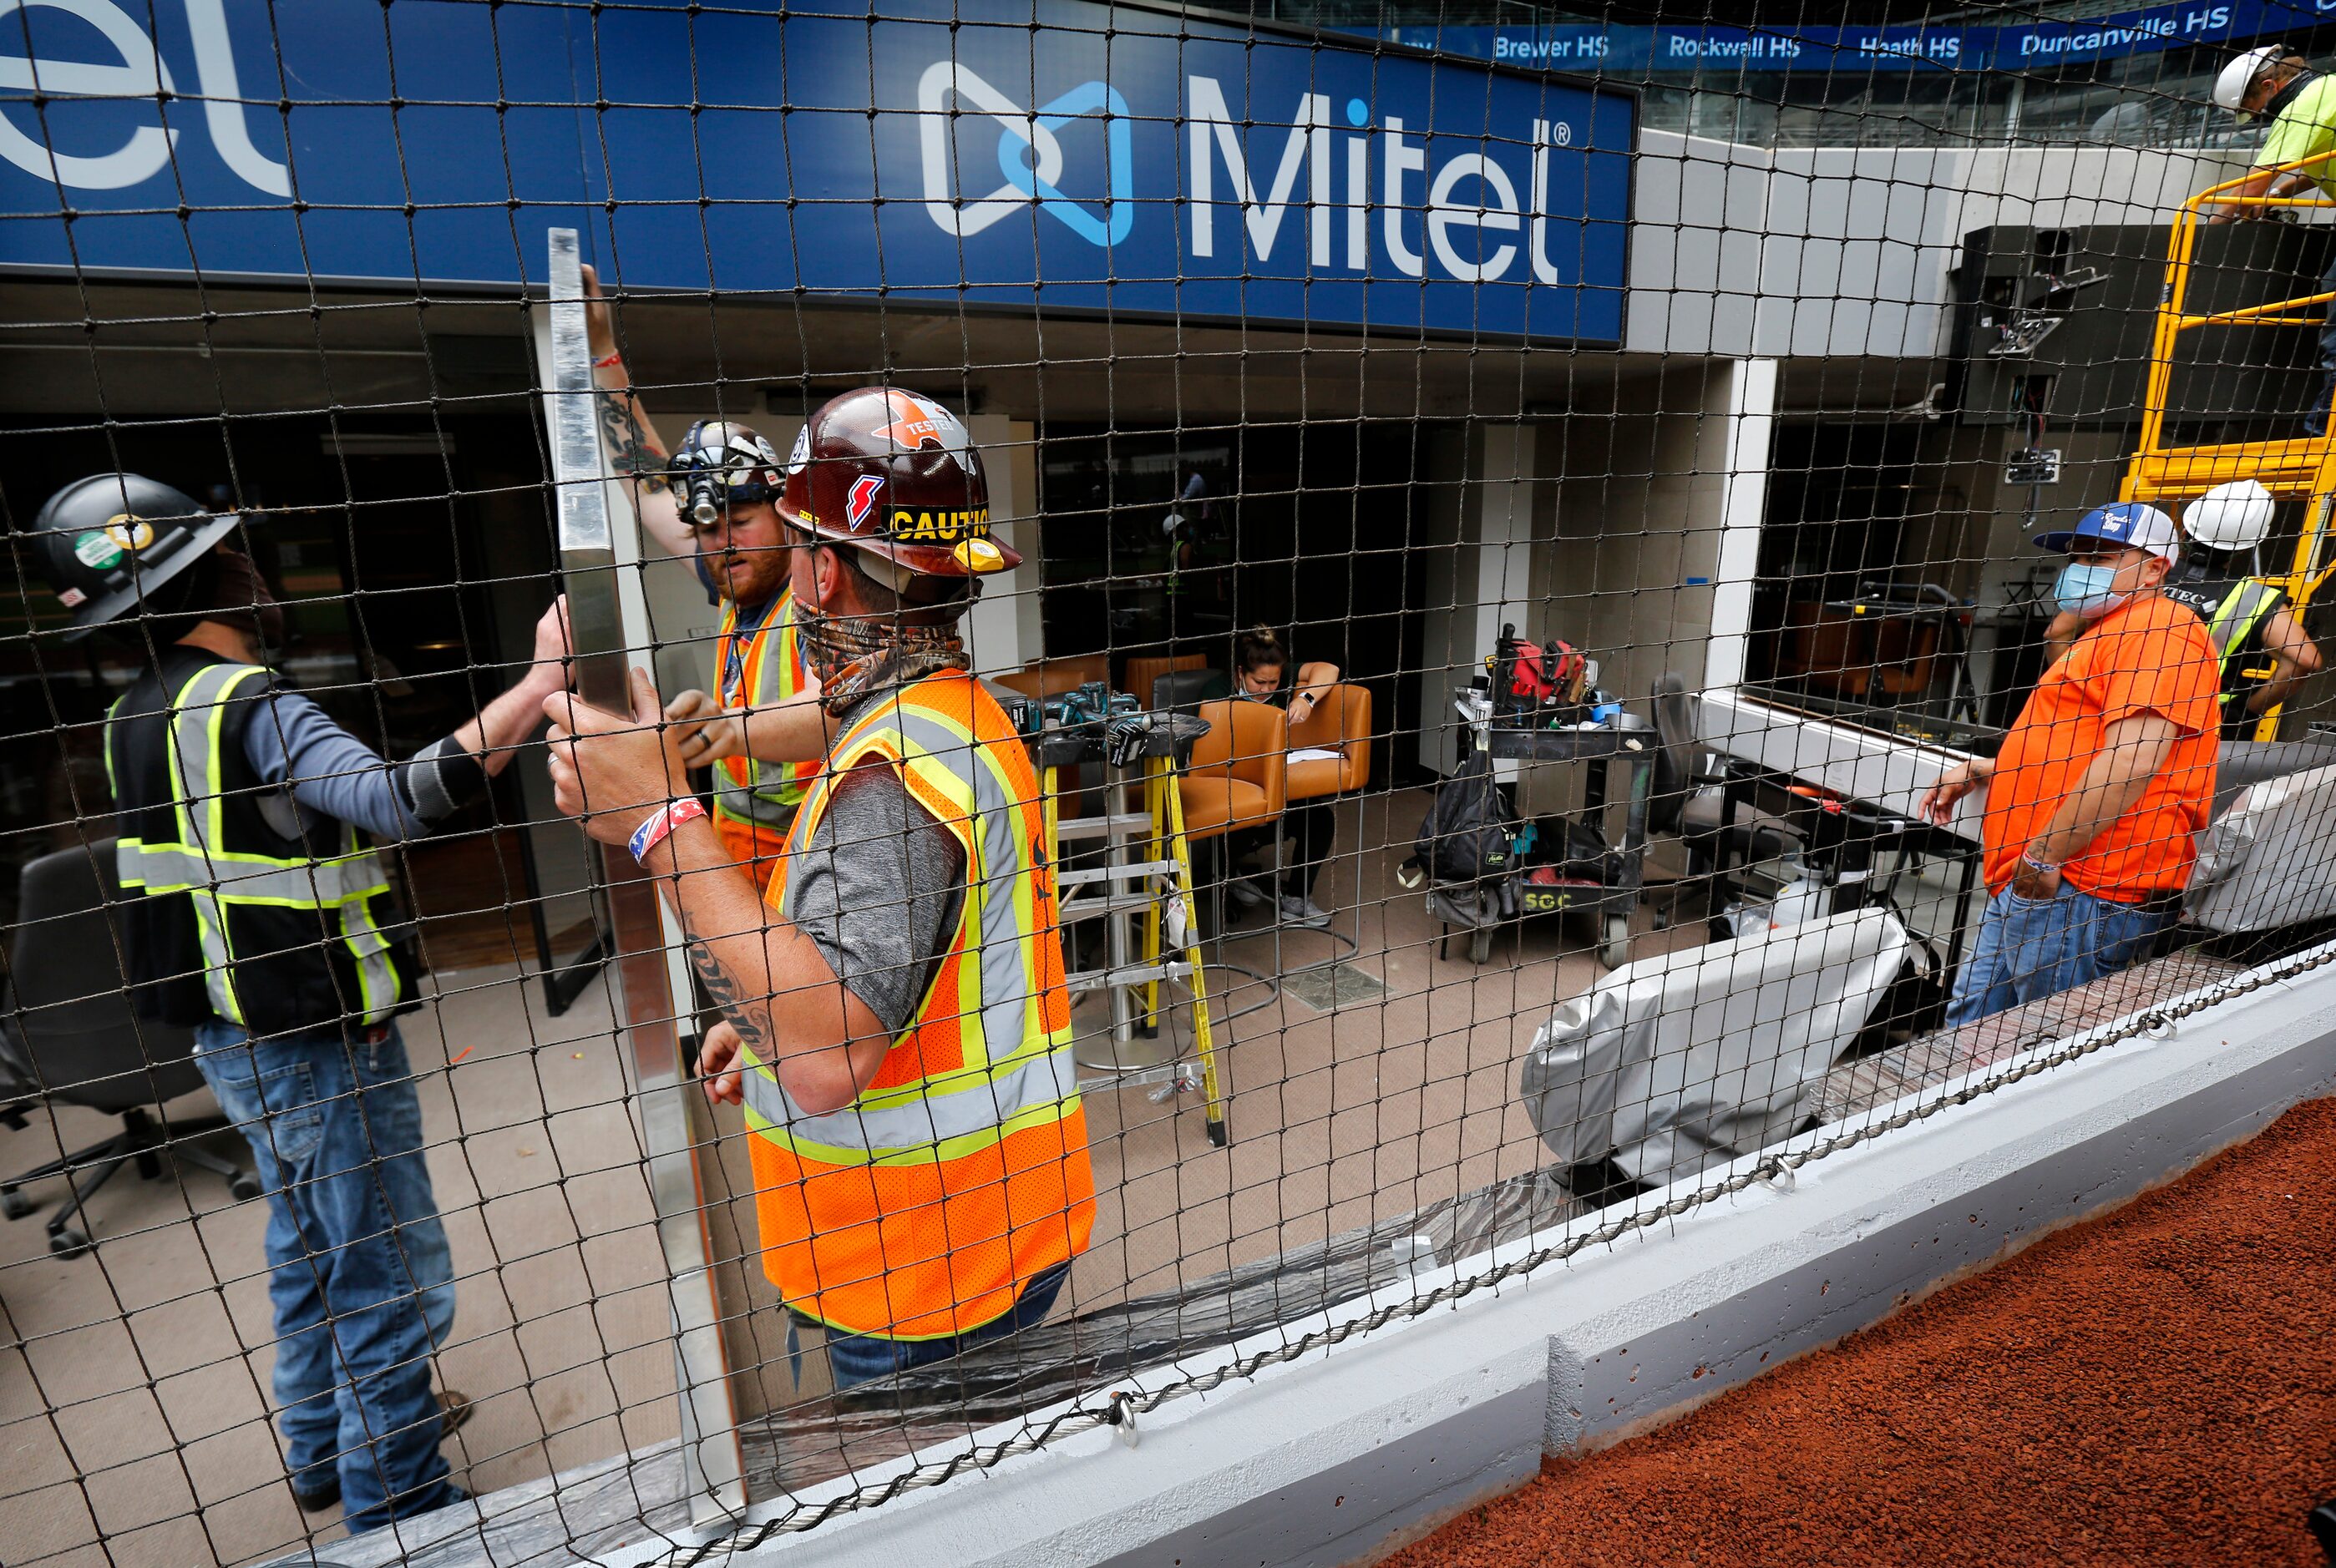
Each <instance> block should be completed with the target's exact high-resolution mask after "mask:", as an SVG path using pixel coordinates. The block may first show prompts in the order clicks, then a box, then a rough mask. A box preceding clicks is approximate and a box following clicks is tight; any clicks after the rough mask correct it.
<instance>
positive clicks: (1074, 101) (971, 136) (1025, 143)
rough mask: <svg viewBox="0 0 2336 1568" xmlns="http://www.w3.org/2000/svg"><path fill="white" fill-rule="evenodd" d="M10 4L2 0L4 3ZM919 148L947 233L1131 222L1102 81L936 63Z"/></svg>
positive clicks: (1118, 117)
mask: <svg viewBox="0 0 2336 1568" xmlns="http://www.w3.org/2000/svg"><path fill="white" fill-rule="evenodd" d="M8 3H9V0H0V5H6V4H8ZM952 94H953V95H955V97H956V99H957V106H958V107H959V108H961V109H964V108H969V109H976V110H978V111H981V112H982V113H983V114H986V115H988V116H989V118H990V119H991V120H992V121H996V123H997V125H998V171H999V172H1000V173H1001V174H1003V175H1004V176H1005V179H1006V183H1005V184H1003V185H1000V186H999V187H998V189H995V190H993V191H991V192H989V194H988V195H987V196H979V197H968V196H965V195H963V194H961V193H960V192H959V190H958V189H956V181H955V180H954V179H952V178H951V169H950V165H951V163H952V162H953V161H954V160H952V159H951V158H950V156H949V153H950V148H949V129H950V127H951V126H952V125H960V126H965V127H967V129H966V131H965V132H964V134H965V136H966V139H967V144H968V147H971V146H974V145H978V140H977V139H978V138H979V137H980V136H981V135H983V134H984V132H985V131H986V130H987V128H986V127H983V128H981V129H974V128H973V127H974V126H975V125H977V124H978V121H971V120H970V119H969V117H966V116H963V115H961V114H959V115H952V114H951V113H950V109H951V107H952V106H951V104H950V102H949V99H950V97H951V95H952ZM1095 116H1102V117H1104V118H1103V119H1102V120H1101V121H1100V122H1099V124H1098V126H1097V129H1098V130H1099V131H1100V132H1101V133H1102V136H1103V141H1104V165H1105V186H1104V197H1103V202H1102V212H1101V215H1100V216H1098V215H1097V214H1096V212H1095V211H1094V210H1092V209H1091V208H1088V207H1086V206H1083V205H1081V204H1080V203H1079V202H1077V201H1075V200H1073V199H1072V198H1070V197H1068V196H1066V195H1065V194H1064V192H1063V189H1062V185H1061V180H1062V178H1063V162H1064V156H1063V144H1062V141H1061V140H1060V139H1059V138H1057V137H1056V134H1055V133H1056V131H1060V130H1062V129H1063V128H1064V127H1065V126H1066V125H1069V124H1071V123H1072V122H1073V121H1077V120H1083V119H1087V118H1090V117H1095ZM917 120H918V134H919V137H920V151H921V152H922V154H923V162H924V174H925V211H926V212H927V213H929V214H930V215H931V217H932V220H933V221H934V222H935V223H937V224H939V225H940V227H941V231H942V232H943V233H945V234H951V235H955V236H957V237H959V238H966V237H970V236H973V235H977V234H979V233H980V232H981V231H982V230H983V229H985V228H988V227H989V226H990V225H991V224H993V223H996V222H997V221H998V219H999V218H1006V217H1008V216H1010V215H1012V214H1013V213H1016V212H1018V211H1021V210H1023V209H1024V208H1027V207H1028V206H1030V204H1031V203H1032V202H1033V201H1035V202H1036V203H1037V207H1038V209H1039V210H1040V211H1041V212H1044V213H1046V214H1048V215H1049V216H1051V217H1053V218H1057V219H1059V220H1061V221H1062V222H1063V223H1065V224H1066V225H1068V226H1069V227H1070V230H1071V232H1072V233H1074V234H1076V235H1077V236H1078V237H1080V238H1081V239H1084V240H1085V241H1086V242H1087V243H1088V244H1089V245H1116V244H1118V243H1119V242H1120V241H1121V240H1123V239H1125V238H1126V237H1127V231H1128V230H1129V228H1131V227H1134V223H1135V199H1134V198H1135V158H1134V136H1133V130H1132V126H1131V124H1130V121H1129V114H1128V108H1127V100H1126V99H1124V98H1122V97H1121V96H1120V95H1119V92H1118V90H1117V89H1116V88H1114V87H1113V86H1112V85H1111V84H1110V83H1109V82H1081V83H1079V85H1077V86H1076V87H1074V88H1072V89H1071V90H1070V91H1069V92H1066V93H1064V94H1063V95H1062V96H1061V97H1060V98H1057V99H1056V100H1055V101H1054V102H1051V103H1045V104H1041V105H1040V106H1039V107H1037V109H1024V108H1022V107H1021V106H1019V105H1018V104H1017V103H1016V102H1014V101H1013V100H1012V99H1010V98H1008V97H1007V96H1006V94H1004V93H1003V92H999V91H998V89H997V88H995V87H992V86H991V85H990V84H989V83H988V82H985V81H983V80H982V79H981V77H980V76H978V74H976V73H974V71H973V70H972V68H971V67H969V66H966V65H961V64H959V63H957V62H955V61H953V60H942V61H938V62H936V63H934V64H933V65H932V66H931V67H930V68H929V69H928V70H927V71H926V72H925V73H924V75H923V76H922V77H921V78H920V79H919V80H918V82H917Z"/></svg>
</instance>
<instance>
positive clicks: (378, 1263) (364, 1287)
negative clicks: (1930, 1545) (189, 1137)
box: [195, 1020, 462, 1533]
mask: <svg viewBox="0 0 2336 1568" xmlns="http://www.w3.org/2000/svg"><path fill="white" fill-rule="evenodd" d="M195 1065H196V1066H197V1067H198V1068H200V1070H202V1075H203V1078H204V1079H205V1081H207V1082H208V1083H209V1085H210V1086H211V1092H212V1093H213V1094H214V1095H216V1096H218V1097H219V1108H221V1109H222V1110H224V1111H226V1113H227V1114H228V1116H229V1118H231V1119H233V1120H234V1121H235V1122H237V1123H238V1124H239V1125H238V1129H237V1130H238V1131H239V1132H241V1133H242V1134H243V1136H244V1138H245V1139H246V1141H248V1143H249V1144H250V1145H251V1153H252V1157H253V1161H254V1163H255V1164H256V1166H257V1167H258V1176H259V1181H260V1185H261V1186H263V1187H264V1188H266V1189H267V1193H268V1268H269V1270H270V1271H271V1272H270V1274H269V1277H268V1299H269V1300H270V1301H271V1302H273V1303H274V1306H275V1309H276V1403H277V1424H278V1425H279V1426H280V1427H281V1428H282V1429H283V1433H284V1441H285V1446H286V1448H287V1455H286V1464H287V1467H288V1468H289V1469H290V1470H291V1472H292V1476H293V1485H294V1486H296V1487H297V1488H298V1489H299V1490H301V1491H303V1492H319V1491H325V1490H327V1489H328V1488H329V1486H330V1483H331V1480H332V1478H333V1477H334V1476H335V1475H336V1473H337V1475H338V1477H339V1480H340V1485H341V1509H342V1516H343V1518H344V1520H345V1521H346V1524H348V1527H349V1529H350V1531H351V1532H352V1533H354V1532H357V1531H363V1530H374V1529H378V1528H380V1527H381V1526H382V1525H384V1524H388V1523H389V1522H390V1521H391V1520H393V1519H402V1518H404V1517H406V1516H407V1515H413V1514H420V1513H424V1512H426V1511H428V1510H430V1509H432V1508H440V1507H443V1506H445V1505H447V1504H449V1503H453V1502H457V1501H459V1500H460V1499H461V1497H462V1492H461V1491H460V1490H459V1489H458V1488H457V1487H455V1486H454V1485H453V1483H452V1482H450V1481H449V1480H448V1479H447V1473H448V1472H447V1468H446V1461H445V1460H443V1459H442V1458H441V1457H439V1456H438V1439H439V1414H438V1403H437V1399H436V1397H435V1396H434V1395H433V1394H432V1392H431V1389H430V1352H431V1350H432V1349H433V1347H434V1346H435V1345H437V1344H438V1343H440V1342H442V1341H443V1340H444V1339H445V1337H446V1334H447V1332H448V1331H449V1330H451V1329H452V1328H453V1323H454V1271H453V1256H452V1254H451V1253H449V1252H448V1251H447V1246H446V1227H445V1225H444V1224H443V1222H442V1221H441V1220H440V1219H439V1217H438V1204H437V1200H436V1198H435V1197H433V1195H432V1194H431V1191H430V1171H429V1168H428V1166H426V1165H425V1164H424V1163H423V1155H422V1100H421V1098H420V1096H418V1095H417V1094H416V1093H415V1092H414V1077H413V1072H412V1070H411V1069H410V1068H409V1067H408V1066H407V1063H406V1059H405V1042H404V1040H402V1039H400V1038H399V1037H398V1032H397V1030H396V1028H395V1026H394V1025H392V1026H390V1027H387V1028H383V1029H375V1030H370V1031H366V1030H353V1031H350V1032H348V1033H347V1034H346V1035H344V1034H343V1033H342V1032H341V1031H337V1030H336V1031H331V1032H326V1033H316V1034H306V1035H296V1036H291V1037H287V1038H280V1039H276V1040H258V1041H255V1040H252V1038H251V1037H250V1035H249V1034H248V1033H247V1032H246V1031H244V1030H243V1029H241V1028H240V1027H238V1026H237V1025H235V1024H231V1023H223V1022H219V1021H216V1020H214V1021H211V1022H209V1023H206V1024H203V1025H201V1026H200V1028H198V1029H197V1030H196V1031H195Z"/></svg>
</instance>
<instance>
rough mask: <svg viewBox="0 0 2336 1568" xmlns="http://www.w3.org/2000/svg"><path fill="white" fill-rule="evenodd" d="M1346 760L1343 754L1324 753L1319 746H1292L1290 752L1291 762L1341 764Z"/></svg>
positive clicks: (1340, 752)
mask: <svg viewBox="0 0 2336 1568" xmlns="http://www.w3.org/2000/svg"><path fill="white" fill-rule="evenodd" d="M1290 760H1291V761H1292V762H1343V761H1345V760H1347V754H1346V753H1345V752H1343V751H1325V750H1322V748H1321V747H1319V746H1294V747H1292V748H1290Z"/></svg>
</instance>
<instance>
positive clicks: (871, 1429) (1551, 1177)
mask: <svg viewBox="0 0 2336 1568" xmlns="http://www.w3.org/2000/svg"><path fill="white" fill-rule="evenodd" d="M1578 1212H1581V1205H1577V1204H1576V1203H1575V1202H1574V1201H1573V1199H1572V1196H1571V1195H1569V1194H1568V1193H1567V1192H1566V1190H1565V1189H1564V1188H1563V1187H1562V1186H1559V1185H1558V1183H1557V1180H1556V1175H1555V1173H1554V1172H1552V1171H1548V1170H1539V1171H1530V1172H1527V1173H1525V1174H1524V1175H1522V1176H1512V1177H1509V1178H1507V1179H1505V1180H1503V1181H1499V1182H1495V1183H1494V1185H1492V1186H1488V1187H1484V1188H1480V1189H1479V1190H1477V1191H1475V1192H1473V1193H1466V1194H1464V1195H1461V1196H1459V1197H1455V1198H1447V1199H1445V1200H1444V1201H1442V1202H1440V1203H1436V1204H1431V1205H1428V1206H1426V1208H1422V1209H1418V1210H1416V1211H1414V1212H1412V1213H1409V1214H1404V1215H1396V1216H1395V1217H1393V1218H1391V1219H1387V1220H1382V1221H1380V1222H1379V1223H1377V1224H1373V1225H1371V1226H1369V1227H1368V1228H1367V1229H1363V1230H1356V1231H1348V1232H1345V1233H1343V1234H1339V1235H1335V1236H1332V1237H1330V1238H1329V1240H1328V1241H1324V1242H1317V1243H1314V1244H1310V1245H1307V1246H1300V1247H1293V1248H1291V1249H1290V1250H1289V1251H1287V1252H1284V1253H1277V1254H1275V1255H1273V1256H1271V1257H1268V1258H1261V1259H1260V1260H1259V1261H1257V1262H1256V1263H1247V1264H1243V1265H1242V1266H1241V1267H1239V1268H1235V1269H1230V1270H1227V1271H1226V1272H1224V1273H1218V1274H1212V1275H1211V1276H1209V1277H1208V1278H1206V1279H1202V1280H1195V1281H1193V1282H1192V1283H1191V1284H1189V1285H1187V1286H1185V1287H1184V1288H1183V1289H1182V1290H1175V1291H1163V1292H1156V1293H1153V1294H1150V1295H1143V1296H1134V1297H1130V1298H1129V1299H1128V1300H1126V1301H1124V1302H1114V1303H1110V1304H1107V1305H1104V1306H1097V1307H1084V1306H1083V1307H1082V1310H1081V1311H1080V1312H1079V1314H1078V1315H1077V1316H1076V1317H1073V1318H1066V1319H1063V1320H1061V1321H1056V1322H1051V1323H1047V1324H1046V1325H1044V1326H1043V1327H1040V1328H1037V1329H1031V1330H1027V1331H1024V1332H1022V1333H1020V1334H1018V1335H1016V1336H1014V1337H1013V1338H1011V1339H1008V1340H1003V1341H998V1342H996V1343H993V1344H988V1345H983V1346H980V1347H978V1348H977V1349H975V1350H971V1351H968V1353H967V1354H965V1355H962V1356H959V1357H958V1358H957V1359H956V1360H949V1361H941V1362H937V1363H936V1364H934V1365H933V1366H930V1367H925V1368H920V1369H918V1370H914V1371H910V1372H902V1373H898V1374H896V1375H894V1376H892V1377H890V1378H885V1379H880V1380H878V1381H876V1382H872V1383H865V1384H862V1385H861V1386H860V1387H859V1388H856V1389H852V1390H851V1391H850V1392H848V1393H844V1394H831V1395H828V1396H825V1397H823V1398H821V1399H813V1400H809V1401H806V1402H804V1403H802V1404H797V1405H791V1406H789V1407H788V1408H785V1409H784V1410H781V1411H778V1412H776V1413H775V1414H774V1415H773V1416H771V1417H770V1418H768V1419H767V1420H765V1421H762V1422H758V1423H755V1424H754V1425H753V1426H752V1427H750V1428H747V1429H746V1430H745V1447H746V1454H747V1468H748V1472H749V1474H748V1485H749V1486H750V1488H751V1490H752V1495H754V1496H755V1497H758V1498H767V1497H774V1496H778V1495H784V1493H785V1492H787V1491H791V1490H801V1489H802V1488H803V1487H804V1486H810V1485H813V1484H814V1483H816V1482H819V1481H823V1480H826V1479H828V1478H830V1477H832V1476H839V1475H842V1474H843V1473H845V1472H846V1471H847V1470H854V1469H859V1468H861V1467H863V1466H869V1465H871V1464H875V1463H878V1462H880V1461H881V1460H883V1459H887V1458H891V1457H895V1456H897V1455H900V1454H904V1453H907V1452H908V1451H909V1450H910V1449H911V1448H914V1447H924V1446H926V1445H929V1444H933V1443H939V1442H943V1441H946V1440H949V1439H950V1438H957V1439H960V1440H962V1439H963V1438H965V1437H968V1436H969V1435H970V1434H972V1433H973V1432H976V1431H978V1430H979V1429H980V1428H984V1427H987V1426H991V1425H994V1424H996V1423H998V1422H1001V1421H1009V1420H1012V1419H1014V1418H1017V1417H1019V1416H1021V1415H1022V1414H1024V1413H1025V1412H1027V1411H1030V1410H1036V1409H1039V1408H1044V1407H1046V1406H1047V1405H1051V1404H1056V1403H1058V1402H1060V1401H1062V1400H1065V1399H1071V1398H1073V1397H1075V1396H1084V1397H1085V1399H1087V1402H1088V1403H1090V1404H1096V1403H1100V1402H1101V1396H1102V1395H1104V1394H1105V1393H1107V1392H1108V1391H1109V1390H1110V1389H1111V1388H1112V1386H1113V1384H1112V1379H1115V1378H1121V1377H1124V1376H1126V1375H1127V1374H1129V1373H1131V1372H1134V1371H1136V1370H1140V1369H1142V1368H1145V1367H1154V1366H1159V1365H1161V1364H1163V1363H1164V1362H1168V1361H1173V1360H1178V1359H1179V1358H1181V1357H1186V1356H1200V1355H1204V1354H1205V1353H1206V1352H1209V1351H1212V1350H1221V1349H1222V1347H1224V1346H1226V1345H1230V1344H1231V1343H1232V1342H1233V1341H1236V1340H1241V1339H1246V1338H1248V1337H1249V1336H1251V1335H1252V1334H1257V1333H1262V1332H1264V1331H1268V1330H1270V1329H1272V1328H1273V1327H1274V1326H1275V1325H1277V1324H1280V1323H1286V1322H1290V1321H1292V1320H1295V1319H1299V1318H1303V1317H1307V1316H1309V1315H1310V1314H1312V1313H1315V1312H1321V1311H1322V1310H1323V1309H1325V1308H1326V1307H1331V1306H1335V1305H1337V1304H1338V1302H1347V1301H1352V1300H1353V1299H1354V1298H1356V1297H1357V1296H1360V1295H1364V1294H1366V1293H1368V1292H1371V1291H1375V1290H1378V1289H1381V1288H1383V1287H1385V1286H1387V1285H1389V1284H1393V1283H1395V1282H1398V1281H1401V1280H1404V1279H1407V1278H1409V1277H1410V1276H1411V1275H1412V1274H1413V1273H1417V1272H1419V1271H1421V1270H1425V1269H1431V1268H1435V1267H1436V1266H1437V1265H1438V1264H1441V1263H1452V1262H1455V1260H1459V1259H1464V1258H1469V1257H1474V1256H1475V1255H1476V1254H1477V1253H1484V1252H1488V1251H1490V1250H1491V1249H1492V1248H1494V1247H1495V1246H1499V1245H1501V1244H1504V1243H1507V1242H1512V1241H1515V1240H1518V1239H1520V1238H1522V1237H1524V1236H1527V1235H1531V1234H1536V1233H1542V1232H1550V1231H1554V1230H1556V1229H1557V1228H1558V1227H1559V1226H1560V1225H1562V1224H1564V1223H1565V1221H1566V1220H1567V1219H1569V1218H1571V1217H1572V1215H1575V1214H1576V1213H1578ZM805 1349H806V1351H807V1353H809V1354H813V1355H815V1354H817V1351H816V1350H813V1349H811V1347H810V1346H809V1345H806V1347H805Z"/></svg>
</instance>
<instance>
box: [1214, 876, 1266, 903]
mask: <svg viewBox="0 0 2336 1568" xmlns="http://www.w3.org/2000/svg"><path fill="white" fill-rule="evenodd" d="M1225 890H1226V891H1227V892H1229V893H1231V895H1233V902H1234V903H1235V904H1238V905H1241V907H1242V908H1243V909H1262V908H1264V907H1265V906H1266V905H1268V904H1270V903H1272V902H1273V900H1272V898H1271V897H1270V895H1268V894H1267V893H1266V891H1265V889H1264V888H1262V887H1260V886H1258V879H1257V878H1256V877H1254V876H1235V877H1232V878H1231V879H1229V880H1228V881H1227V883H1226V884H1225Z"/></svg>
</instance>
